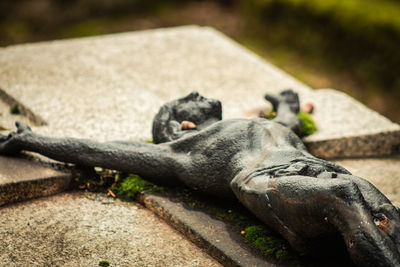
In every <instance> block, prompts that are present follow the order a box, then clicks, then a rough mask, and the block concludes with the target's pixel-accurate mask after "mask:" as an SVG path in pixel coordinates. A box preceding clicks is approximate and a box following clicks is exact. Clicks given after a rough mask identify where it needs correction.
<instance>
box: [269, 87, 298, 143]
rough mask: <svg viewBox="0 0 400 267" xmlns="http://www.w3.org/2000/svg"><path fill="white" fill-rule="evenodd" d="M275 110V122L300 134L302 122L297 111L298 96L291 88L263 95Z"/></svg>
mask: <svg viewBox="0 0 400 267" xmlns="http://www.w3.org/2000/svg"><path fill="white" fill-rule="evenodd" d="M264 98H265V99H266V100H267V101H269V102H270V103H271V104H272V106H273V109H274V111H276V117H275V119H274V121H275V122H277V123H280V124H282V125H283V126H286V127H288V128H290V129H291V130H292V131H293V132H295V133H296V134H297V135H300V133H301V128H302V123H301V120H300V119H299V117H298V116H297V113H298V112H299V110H300V108H299V107H300V102H299V96H298V95H297V93H295V92H294V91H293V90H285V91H282V92H281V93H280V94H279V95H277V96H276V95H272V94H266V95H265V97H264Z"/></svg>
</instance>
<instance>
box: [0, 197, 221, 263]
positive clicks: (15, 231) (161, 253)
mask: <svg viewBox="0 0 400 267" xmlns="http://www.w3.org/2000/svg"><path fill="white" fill-rule="evenodd" d="M0 250H1V253H0V262H1V265H2V266H98V263H99V261H102V260H107V261H109V262H110V264H111V265H110V266H220V265H219V263H217V262H216V261H215V260H213V259H212V258H210V257H209V256H208V255H207V254H205V253H204V252H203V251H201V250H200V249H199V248H198V247H196V246H195V245H193V244H192V243H191V242H190V241H188V240H187V239H185V238H184V237H183V236H182V235H180V234H179V233H177V232H175V231H174V230H172V229H171V228H170V227H169V226H168V225H166V224H165V223H164V222H162V221H161V220H160V219H158V218H157V217H156V216H155V215H153V214H152V213H151V212H149V211H148V210H146V209H143V208H142V207H141V206H140V205H137V204H134V203H123V202H121V201H119V200H113V199H110V198H104V197H103V196H101V195H92V194H88V193H80V192H77V193H63V194H59V195H57V196H52V197H48V198H42V199H38V200H34V201H28V202H25V203H19V204H15V205H9V206H5V207H3V208H0Z"/></svg>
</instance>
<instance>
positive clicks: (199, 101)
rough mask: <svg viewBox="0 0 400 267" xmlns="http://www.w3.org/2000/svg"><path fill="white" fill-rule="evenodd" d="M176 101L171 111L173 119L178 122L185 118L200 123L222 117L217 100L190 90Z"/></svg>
mask: <svg viewBox="0 0 400 267" xmlns="http://www.w3.org/2000/svg"><path fill="white" fill-rule="evenodd" d="M178 101H179V104H178V105H176V106H174V109H173V112H174V117H175V119H176V120H177V121H179V122H181V121H184V120H185V121H191V122H193V123H195V124H196V125H200V124H202V123H204V122H205V121H208V120H214V121H217V120H221V119H222V105H221V102H220V101H218V100H215V99H211V98H206V97H203V96H201V95H200V94H199V93H198V92H192V93H190V94H189V95H188V96H186V97H184V98H181V99H179V100H178Z"/></svg>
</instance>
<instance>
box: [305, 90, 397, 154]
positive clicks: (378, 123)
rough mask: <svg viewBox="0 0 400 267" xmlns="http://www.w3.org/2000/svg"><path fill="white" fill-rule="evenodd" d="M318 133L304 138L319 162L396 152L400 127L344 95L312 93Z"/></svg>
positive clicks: (333, 92)
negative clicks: (319, 159)
mask: <svg viewBox="0 0 400 267" xmlns="http://www.w3.org/2000/svg"><path fill="white" fill-rule="evenodd" d="M310 99H311V101H312V102H313V103H314V105H315V112H314V113H313V118H314V119H315V121H316V122H317V125H318V131H317V132H316V133H315V134H313V135H311V136H308V137H306V138H305V140H304V141H305V143H306V145H307V147H308V149H309V151H310V152H311V153H312V154H314V155H316V156H317V157H322V158H343V157H360V156H377V155H390V154H393V153H396V152H397V153H398V152H400V126H399V125H398V124H395V123H392V122H391V121H389V120H388V119H386V118H385V117H383V116H381V115H379V114H378V113H377V112H375V111H373V110H370V109H369V108H367V107H365V106H364V105H362V104H361V103H359V102H358V101H356V100H355V99H353V98H351V97H349V96H348V95H346V94H344V93H341V92H339V91H336V90H332V89H322V90H315V91H313V93H312V95H311V96H310Z"/></svg>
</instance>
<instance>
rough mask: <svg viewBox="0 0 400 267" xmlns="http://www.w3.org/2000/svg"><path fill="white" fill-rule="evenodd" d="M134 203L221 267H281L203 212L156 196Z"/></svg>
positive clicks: (226, 225)
mask: <svg viewBox="0 0 400 267" xmlns="http://www.w3.org/2000/svg"><path fill="white" fill-rule="evenodd" d="M138 201H139V202H140V203H141V204H142V205H144V206H145V207H146V208H147V209H149V210H151V211H152V212H154V213H155V214H156V215H158V216H159V217H161V218H162V219H163V220H165V221H166V222H167V223H168V224H169V225H171V226H172V227H174V228H175V229H176V230H177V231H179V232H181V233H182V234H184V235H185V236H186V237H187V238H188V239H189V240H191V241H192V242H193V243H195V244H196V245H197V246H198V247H200V248H202V249H204V250H205V251H206V252H207V253H208V254H209V255H210V256H212V257H214V258H215V259H216V260H218V261H219V262H220V263H221V264H223V265H224V266H243V267H244V266H284V265H278V264H277V263H276V262H275V261H274V260H272V259H271V260H269V259H266V257H264V256H262V255H261V254H259V253H257V252H256V251H255V250H254V249H253V248H251V247H250V246H249V245H248V244H247V243H245V242H244V240H243V238H242V237H241V236H240V234H239V233H236V232H234V231H233V230H231V229H230V228H231V227H230V226H229V225H228V224H227V223H225V222H223V221H220V220H217V219H214V218H212V217H211V216H210V215H208V214H206V213H204V212H201V211H196V210H191V209H188V208H186V207H185V206H184V204H182V203H178V202H173V201H172V200H170V199H168V198H167V197H162V196H157V195H151V194H143V195H139V197H138Z"/></svg>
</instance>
